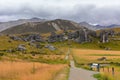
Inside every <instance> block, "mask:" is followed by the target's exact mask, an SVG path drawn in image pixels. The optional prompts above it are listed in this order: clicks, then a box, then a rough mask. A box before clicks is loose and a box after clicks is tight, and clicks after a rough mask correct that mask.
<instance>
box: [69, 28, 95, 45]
mask: <svg viewBox="0 0 120 80" xmlns="http://www.w3.org/2000/svg"><path fill="white" fill-rule="evenodd" d="M90 36H93V37H95V36H96V32H94V31H89V30H87V29H81V30H78V31H75V32H73V33H68V39H72V40H74V41H76V42H78V43H83V42H91V41H92V39H91V38H90Z"/></svg>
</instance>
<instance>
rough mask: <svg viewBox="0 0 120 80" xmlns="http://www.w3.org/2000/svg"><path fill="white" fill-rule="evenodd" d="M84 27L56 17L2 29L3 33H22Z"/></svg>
mask: <svg viewBox="0 0 120 80" xmlns="http://www.w3.org/2000/svg"><path fill="white" fill-rule="evenodd" d="M80 28H83V27H82V26H80V25H79V24H78V23H75V22H72V21H69V20H61V19H56V20H52V21H45V22H28V23H24V24H21V25H18V26H14V27H12V28H9V29H6V30H4V31H2V32H1V33H3V34H21V33H48V32H53V31H60V30H66V29H67V30H77V29H80Z"/></svg>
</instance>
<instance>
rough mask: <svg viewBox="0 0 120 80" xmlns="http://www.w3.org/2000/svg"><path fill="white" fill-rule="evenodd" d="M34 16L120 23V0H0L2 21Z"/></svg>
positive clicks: (106, 23) (0, 18)
mask: <svg viewBox="0 0 120 80" xmlns="http://www.w3.org/2000/svg"><path fill="white" fill-rule="evenodd" d="M32 17H39V18H42V19H57V18H62V19H70V20H74V21H77V22H82V21H87V22H89V23H98V24H102V25H103V24H105V25H108V24H120V0H0V21H9V20H15V19H20V18H32Z"/></svg>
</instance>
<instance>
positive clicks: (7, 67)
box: [0, 61, 66, 80]
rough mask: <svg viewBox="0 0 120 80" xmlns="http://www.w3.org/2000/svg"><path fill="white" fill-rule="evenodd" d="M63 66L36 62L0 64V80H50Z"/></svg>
mask: <svg viewBox="0 0 120 80" xmlns="http://www.w3.org/2000/svg"><path fill="white" fill-rule="evenodd" d="M65 66H66V65H63V64H59V65H49V64H42V63H36V62H34V63H33V62H7V61H5V62H0V80H52V79H53V78H54V76H55V74H56V73H57V72H58V71H60V70H61V69H63V68H64V67H65Z"/></svg>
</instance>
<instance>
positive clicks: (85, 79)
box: [68, 61, 98, 80]
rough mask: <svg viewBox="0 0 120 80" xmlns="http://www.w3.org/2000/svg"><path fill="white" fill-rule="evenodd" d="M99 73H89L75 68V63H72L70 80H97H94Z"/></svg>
mask: <svg viewBox="0 0 120 80" xmlns="http://www.w3.org/2000/svg"><path fill="white" fill-rule="evenodd" d="M97 73H98V72H93V71H88V70H85V69H81V68H76V67H75V66H74V61H71V68H70V74H69V79H68V80H97V79H95V78H93V75H94V74H97Z"/></svg>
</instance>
